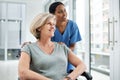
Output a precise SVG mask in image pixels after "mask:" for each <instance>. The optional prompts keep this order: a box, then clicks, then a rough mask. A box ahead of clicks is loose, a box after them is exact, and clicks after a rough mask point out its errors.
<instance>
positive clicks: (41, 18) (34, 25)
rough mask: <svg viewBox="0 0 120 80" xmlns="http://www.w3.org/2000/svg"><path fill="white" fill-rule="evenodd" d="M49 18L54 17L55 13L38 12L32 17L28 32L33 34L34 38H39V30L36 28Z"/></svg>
mask: <svg viewBox="0 0 120 80" xmlns="http://www.w3.org/2000/svg"><path fill="white" fill-rule="evenodd" d="M51 18H54V19H55V15H53V14H50V13H40V14H38V15H37V16H36V17H35V18H34V19H33V21H32V23H31V26H30V32H31V33H32V34H33V35H34V36H35V38H36V39H40V31H38V29H39V28H40V27H42V26H44V25H45V24H46V22H47V21H48V20H49V19H51Z"/></svg>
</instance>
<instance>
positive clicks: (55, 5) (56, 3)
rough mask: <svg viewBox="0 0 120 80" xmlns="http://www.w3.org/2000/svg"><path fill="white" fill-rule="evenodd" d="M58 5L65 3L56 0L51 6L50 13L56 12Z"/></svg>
mask: <svg viewBox="0 0 120 80" xmlns="http://www.w3.org/2000/svg"><path fill="white" fill-rule="evenodd" d="M58 5H64V4H63V3H62V2H54V3H52V4H51V5H50V7H49V13H52V14H55V10H56V7H57V6H58Z"/></svg>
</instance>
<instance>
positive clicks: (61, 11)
mask: <svg viewBox="0 0 120 80" xmlns="http://www.w3.org/2000/svg"><path fill="white" fill-rule="evenodd" d="M55 15H56V19H57V21H61V22H62V21H66V20H67V12H66V9H65V6H64V5H62V4H60V5H58V6H57V7H56V10H55Z"/></svg>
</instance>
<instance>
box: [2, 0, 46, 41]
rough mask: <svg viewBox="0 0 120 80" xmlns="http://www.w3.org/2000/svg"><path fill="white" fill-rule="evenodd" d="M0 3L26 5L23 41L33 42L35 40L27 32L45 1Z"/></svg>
mask: <svg viewBox="0 0 120 80" xmlns="http://www.w3.org/2000/svg"><path fill="white" fill-rule="evenodd" d="M0 1H2V2H15V3H23V4H26V20H25V27H26V30H25V31H26V34H25V36H26V39H25V41H34V40H35V38H34V37H33V36H32V35H31V33H30V31H29V26H30V23H31V20H32V19H33V18H34V16H36V15H37V14H38V13H41V12H43V11H44V6H43V5H44V1H47V0H0Z"/></svg>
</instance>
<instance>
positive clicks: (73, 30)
mask: <svg viewBox="0 0 120 80" xmlns="http://www.w3.org/2000/svg"><path fill="white" fill-rule="evenodd" d="M52 41H55V42H63V43H65V44H66V45H67V46H68V47H69V46H70V45H71V44H73V43H76V42H78V41H81V35H80V32H79V29H78V26H77V24H76V23H75V22H73V21H72V20H68V23H67V26H66V29H65V31H64V33H63V34H61V33H60V31H59V30H58V28H57V27H56V31H55V33H54V36H53V37H52ZM70 69H73V66H72V65H71V64H70V63H69V64H68V70H67V71H68V72H69V70H70Z"/></svg>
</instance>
